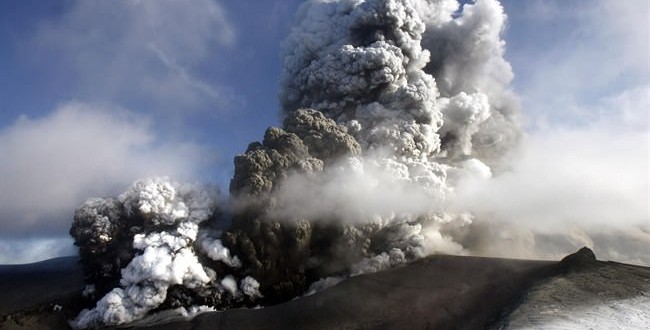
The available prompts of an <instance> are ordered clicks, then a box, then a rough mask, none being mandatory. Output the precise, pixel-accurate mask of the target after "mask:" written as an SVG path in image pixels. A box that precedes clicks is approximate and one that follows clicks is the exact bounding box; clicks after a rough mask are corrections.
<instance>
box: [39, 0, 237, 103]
mask: <svg viewBox="0 0 650 330" xmlns="http://www.w3.org/2000/svg"><path fill="white" fill-rule="evenodd" d="M235 41H236V37H235V32H234V29H233V27H232V26H231V24H230V22H229V21H228V19H227V17H226V14H225V12H224V10H223V8H222V7H221V6H220V5H219V3H217V2H215V1H212V0H199V1H191V2H184V1H173V0H162V1H136V0H124V1H110V2H107V1H76V2H73V3H72V5H71V7H69V8H66V10H65V11H64V13H63V14H62V15H61V16H58V17H55V18H53V19H50V20H48V21H45V22H43V23H42V24H41V25H40V26H39V28H38V29H37V32H36V34H35V35H34V37H33V40H32V42H31V46H32V48H33V49H32V51H33V52H32V56H34V57H35V58H36V59H37V60H38V61H40V62H42V63H43V65H45V66H55V67H57V69H56V70H58V71H57V72H58V73H59V74H60V75H65V76H66V79H67V82H66V83H68V84H70V85H72V86H74V88H73V90H74V91H75V93H76V96H77V97H78V98H83V99H91V100H99V101H106V102H112V103H117V104H125V103H128V101H135V102H148V103H149V104H153V105H154V106H156V107H157V108H158V109H160V110H168V111H189V110H197V109H202V108H210V110H214V108H215V107H214V105H215V104H216V105H223V104H224V103H226V102H228V101H229V98H230V97H231V96H230V95H229V94H228V93H227V92H226V89H224V87H223V86H222V85H221V83H220V82H219V81H215V80H214V79H212V80H211V81H208V80H207V79H205V78H202V77H199V75H198V74H197V73H200V72H201V70H200V69H201V67H202V66H205V65H207V64H208V63H209V64H210V65H215V64H216V63H215V61H217V60H218V54H219V51H218V50H219V49H223V48H228V47H232V46H233V45H234V43H235ZM50 69H51V68H50ZM208 105H209V106H208Z"/></svg>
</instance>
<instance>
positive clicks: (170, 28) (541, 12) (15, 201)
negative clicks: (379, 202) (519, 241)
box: [0, 0, 650, 263]
mask: <svg viewBox="0 0 650 330" xmlns="http://www.w3.org/2000/svg"><path fill="white" fill-rule="evenodd" d="M301 2H302V1H298V0H274V1H271V0H266V1H225V0H197V1H192V2H182V3H181V2H176V1H168V0H163V1H157V2H154V1H148V2H147V1H127V0H124V1H114V2H107V1H104V2H102V1H72V0H66V1H49V0H48V1H39V0H23V1H3V2H0V49H1V51H0V159H2V162H1V164H0V263H6V262H28V261H34V260H38V259H42V258H47V257H50V256H54V255H65V254H71V253H73V252H74V249H73V248H72V247H71V244H70V242H71V241H70V239H69V238H67V230H68V228H69V223H70V221H71V218H72V213H73V211H74V208H75V207H76V206H77V205H79V204H80V203H81V202H82V201H83V200H85V199H86V198H88V197H92V196H104V195H110V194H115V193H118V192H120V191H122V190H124V189H125V187H126V186H128V184H130V183H131V182H132V181H133V180H135V179H137V178H140V177H143V176H150V175H160V174H166V175H170V176H173V177H175V178H179V179H182V180H199V181H204V182H205V181H208V182H213V183H215V184H217V185H219V186H220V187H222V188H223V189H227V183H228V180H229V178H230V176H231V173H232V159H233V156H234V155H235V154H236V153H238V152H242V151H244V150H245V148H246V146H247V144H248V143H249V142H251V141H254V140H258V139H260V138H261V137H262V135H263V132H264V130H265V129H266V127H268V126H270V125H277V124H278V116H277V114H278V100H277V93H278V79H279V75H280V71H281V58H280V54H281V50H282V40H283V38H284V37H285V36H286V34H287V33H288V31H289V29H290V27H291V22H292V17H293V14H294V12H295V10H296V8H297V7H298V6H299V4H300V3H301ZM502 4H503V5H504V8H505V11H506V13H507V14H508V18H509V20H508V22H509V23H508V27H507V29H506V31H505V34H504V39H505V41H506V49H507V53H506V57H507V59H508V60H509V61H510V62H511V64H512V66H513V71H514V73H515V81H514V86H513V88H514V89H515V90H516V92H517V93H518V94H519V96H520V98H521V103H522V106H523V111H524V115H525V127H526V130H527V132H528V134H529V135H530V138H529V140H530V141H531V142H530V145H531V146H532V147H531V149H530V150H532V151H529V154H530V155H532V156H531V157H532V158H535V157H537V158H539V159H549V158H554V159H564V158H562V157H561V156H566V155H567V154H572V153H573V152H574V151H575V150H583V151H585V150H586V151H585V152H586V153H585V154H584V155H583V157H582V158H583V159H582V160H581V161H582V162H583V163H580V162H572V163H571V164H572V165H571V166H563V167H562V169H560V170H559V171H565V170H566V171H568V170H567V168H570V169H571V170H572V171H575V170H578V171H580V170H581V169H585V168H589V169H590V171H592V172H594V174H593V177H585V178H584V180H586V181H589V182H591V181H590V180H592V179H593V180H595V181H597V182H600V181H598V180H602V177H603V176H608V175H610V176H611V172H619V173H620V172H624V173H628V174H629V173H632V174H630V175H628V176H625V177H623V178H621V179H620V180H623V182H627V181H625V180H630V181H639V182H641V184H640V185H638V186H636V185H635V188H634V189H632V190H630V189H627V188H626V189H627V190H626V189H623V191H622V192H621V191H618V190H616V193H617V194H623V195H624V196H625V195H626V194H630V195H635V197H634V198H632V199H633V204H634V206H635V207H638V204H639V203H638V201H639V200H643V199H644V198H645V199H646V200H647V198H648V191H647V182H648V174H647V168H648V167H647V165H648V151H647V150H648V148H649V147H650V146H649V145H648V139H647V136H648V126H649V125H648V110H649V108H650V95H649V91H650V87H649V86H650V62H649V61H650V60H649V59H650V40H649V38H650V37H649V30H650V26H649V23H648V17H650V11H649V7H650V3H648V2H647V1H644V0H639V1H631V0H630V1H606V0H589V1H588V0H581V1H571V2H566V1H561V0H552V1H543V0H529V1H516V0H508V1H502ZM630 132H631V133H630ZM632 133H633V134H632ZM630 134H632V135H633V136H630ZM559 137H570V138H571V139H572V140H571V141H574V144H572V143H567V142H566V140H561V139H560V138H559ZM555 140H557V141H555ZM545 141H546V142H545ZM548 141H550V142H548ZM553 141H555V142H556V143H557V144H560V145H563V146H564V148H554V150H558V149H562V150H561V151H558V154H549V153H548V149H551V148H552V147H553V146H549V145H548V143H552V142H553ZM597 146H607V147H609V148H610V149H611V148H613V149H615V150H614V151H615V152H614V153H612V150H602V152H598V148H597ZM617 148H619V149H620V150H618V151H616V149H617ZM594 149H595V150H594ZM591 150H593V152H587V151H591ZM535 151H539V152H537V153H535ZM578 155H580V154H579V153H578ZM529 158H530V157H529ZM611 159H616V161H614V162H612V161H611ZM560 163H561V162H560ZM630 163H631V164H632V165H630ZM561 164H564V163H561ZM573 164H575V167H572V166H573ZM589 164H598V166H594V167H589V166H591V165H589ZM626 166H630V168H627V167H626ZM644 169H645V170H644ZM526 170H529V171H533V170H532V169H526ZM526 170H522V173H528V172H526ZM608 173H609V174H608ZM522 175H524V174H522ZM566 175H567V176H570V175H571V173H569V172H568V173H566ZM628 177H629V178H628ZM594 178H595V179H594ZM558 180H560V179H558ZM562 180H565V178H562ZM522 181H526V180H524V179H522ZM565 181H566V180H565ZM583 182H584V181H583ZM596 186H598V187H600V186H599V185H598V183H596ZM611 186H612V184H611V182H609V181H603V182H602V187H603V188H602V190H604V191H609V189H610V188H611ZM544 193H545V192H540V193H539V194H540V196H541V197H540V198H542V197H543V196H545V195H544ZM591 202H593V200H591V199H590V200H588V201H586V202H585V203H591ZM628 202H629V201H628ZM622 205H627V204H622ZM505 210H509V211H512V212H517V210H510V209H508V208H505ZM640 212H641V213H640V214H641V217H642V218H644V217H645V218H644V219H642V221H646V222H647V221H648V220H647V219H648V217H647V216H648V213H647V206H646V208H645V210H641V211H640ZM643 212H646V213H645V215H644V214H643ZM635 216H636V217H637V218H638V217H639V214H638V212H637V214H635ZM44 251H47V252H44Z"/></svg>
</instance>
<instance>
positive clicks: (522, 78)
mask: <svg viewBox="0 0 650 330" xmlns="http://www.w3.org/2000/svg"><path fill="white" fill-rule="evenodd" d="M506 7H507V9H510V13H509V14H510V17H512V18H513V20H515V21H514V23H513V24H517V21H516V20H526V24H525V25H526V26H529V28H528V30H526V31H525V33H526V34H525V35H521V36H520V35H518V34H517V33H518V31H517V30H516V29H514V30H513V31H510V32H509V33H510V35H511V37H513V38H521V41H520V42H518V41H517V40H510V41H511V42H510V41H509V43H510V44H511V45H515V46H519V48H518V49H516V50H514V49H513V48H512V47H511V48H510V52H509V55H510V59H511V60H512V62H513V65H514V68H515V72H516V73H517V78H516V80H515V81H516V83H517V86H518V89H519V91H520V92H521V96H522V99H523V103H524V108H525V110H526V112H527V114H528V116H529V118H530V119H531V121H532V124H533V126H535V125H537V124H539V123H540V122H541V123H544V122H547V121H555V122H561V121H564V122H566V121H573V122H579V121H581V120H583V119H585V118H591V117H592V116H590V115H589V114H588V113H585V112H584V111H585V110H587V109H593V106H594V105H595V103H596V102H598V100H600V99H601V98H602V97H604V96H614V95H616V94H619V93H622V92H623V91H625V90H628V89H635V88H639V87H640V86H643V85H646V84H647V83H648V79H649V77H650V60H649V59H650V23H648V20H647V17H649V15H650V3H648V2H647V1H644V0H631V1H603V0H599V1H593V2H572V3H566V2H561V1H533V2H530V3H529V2H528V1H527V2H525V3H523V2H514V1H511V2H509V3H507V6H506Z"/></svg>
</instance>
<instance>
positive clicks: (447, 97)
mask: <svg viewBox="0 0 650 330" xmlns="http://www.w3.org/2000/svg"><path fill="white" fill-rule="evenodd" d="M504 22H505V15H504V13H503V10H502V7H501V6H500V4H499V3H498V2H497V1H496V0H481V1H479V2H478V3H476V4H468V5H464V6H463V7H462V8H459V5H458V3H457V2H456V1H454V0H439V1H425V0H366V1H364V0H340V1H322V0H314V1H308V2H306V3H305V4H304V5H303V6H302V7H301V8H300V10H299V12H298V14H297V19H296V23H295V26H294V28H293V29H292V31H291V33H290V35H289V36H288V38H287V40H286V44H285V52H286V53H285V59H284V67H283V70H284V73H283V76H282V80H281V91H280V100H281V104H282V110H283V111H282V116H283V118H282V119H283V122H282V127H271V128H269V129H268V130H267V131H266V133H265V134H264V138H263V140H262V141H261V142H254V143H251V144H250V145H249V146H248V148H247V150H246V152H245V153H243V154H241V155H238V156H237V157H236V158H235V172H234V177H233V179H232V181H231V184H230V197H229V198H224V199H220V198H219V195H218V194H216V193H213V192H210V190H209V189H208V190H206V189H205V188H201V187H194V186H185V185H181V184H178V183H173V182H170V181H168V180H164V179H154V180H144V181H139V182H136V183H135V184H134V185H133V186H132V187H131V188H129V190H128V191H127V192H125V193H124V194H122V195H120V196H119V197H117V198H104V199H91V200H89V201H87V202H86V203H85V204H84V205H82V206H81V208H80V209H79V210H78V211H77V213H76V214H75V221H74V223H73V226H72V229H71V234H72V235H73V236H74V238H75V241H76V244H77V245H79V247H80V253H81V257H82V261H83V263H84V265H85V268H86V277H87V281H88V283H89V284H92V285H94V286H89V287H88V290H86V292H88V294H89V296H91V298H95V297H96V298H99V300H98V301H97V302H96V305H95V307H92V308H90V309H87V310H84V311H83V312H81V314H80V315H79V316H78V317H77V319H75V320H74V321H73V323H74V326H76V327H78V328H87V327H92V326H99V325H114V324H121V323H125V322H129V321H132V320H135V319H138V318H141V317H144V316H146V315H148V314H150V313H152V312H155V311H158V310H162V309H166V308H176V307H189V306H209V307H212V308H216V309H224V308H230V307H235V306H255V305H258V304H259V305H268V304H273V303H278V302H282V301H286V300H288V299H291V298H294V297H296V296H299V295H303V294H305V293H308V292H313V291H314V290H318V289H320V288H323V287H325V286H327V285H332V284H334V283H337V282H338V281H340V279H341V278H345V277H347V276H354V275H358V274H362V273H367V272H373V271H378V270H381V269H385V268H389V267H393V266H396V265H399V264H403V263H405V262H409V261H412V260H415V259H417V258H421V257H424V256H426V255H429V254H432V253H455V254H462V253H467V252H468V251H467V249H466V248H464V246H463V242H466V241H468V240H469V238H468V237H470V238H471V235H472V224H473V220H474V219H473V216H472V215H471V214H470V213H467V212H462V211H460V212H459V211H455V212H450V210H448V209H447V207H446V205H447V200H448V199H449V198H450V196H453V194H454V188H455V185H456V184H457V183H458V182H461V181H462V180H463V178H466V177H479V178H490V177H491V176H492V175H493V174H494V173H497V172H499V171H501V170H503V169H504V168H505V166H506V165H507V163H506V162H505V161H504V159H505V156H506V155H507V153H508V152H509V151H510V150H511V149H512V147H513V146H515V145H516V143H517V141H518V139H519V130H518V128H517V118H516V116H517V113H518V110H517V103H516V101H515V99H514V97H513V96H512V94H511V92H510V90H509V87H508V86H509V83H510V80H511V79H512V73H511V70H510V67H509V65H508V63H507V62H506V61H505V60H504V59H503V52H504V50H503V47H504V43H503V41H502V40H501V38H500V34H501V30H502V29H503V26H504Z"/></svg>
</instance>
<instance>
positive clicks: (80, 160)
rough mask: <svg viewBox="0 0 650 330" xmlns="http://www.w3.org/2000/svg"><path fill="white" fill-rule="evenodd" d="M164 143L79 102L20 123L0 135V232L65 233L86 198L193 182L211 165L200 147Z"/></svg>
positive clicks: (120, 117) (143, 128) (142, 127)
mask: <svg viewBox="0 0 650 330" xmlns="http://www.w3.org/2000/svg"><path fill="white" fill-rule="evenodd" d="M160 140H161V139H160V138H158V137H157V136H155V135H154V134H153V133H152V131H151V128H150V127H149V125H148V123H147V120H146V119H145V118H142V117H138V116H136V115H134V114H133V113H130V112H128V111H127V110H124V109H115V108H106V107H104V108H102V107H93V106H90V105H88V104H84V103H79V102H71V103H68V104H65V105H63V106H61V107H59V108H57V109H56V110H54V111H53V112H52V113H50V114H49V115H47V116H45V117H42V118H35V119H31V118H27V117H22V118H20V119H18V120H17V121H16V122H15V123H13V124H12V125H11V126H8V127H5V128H4V129H2V130H0V155H2V159H3V161H2V162H0V182H1V183H2V184H0V233H2V234H3V235H4V236H6V235H20V234H26V233H29V234H31V235H50V236H51V235H58V234H65V233H67V230H68V227H69V225H70V223H71V219H72V215H73V212H74V209H75V208H76V207H77V206H78V205H79V204H80V203H81V202H82V201H83V200H85V199H86V198H88V197H92V196H105V195H110V194H114V193H116V192H119V191H121V190H123V189H124V188H125V187H126V186H128V185H129V184H130V183H131V182H132V181H134V180H135V179H138V178H141V177H145V176H151V175H170V176H173V177H178V178H189V177H191V176H192V175H193V174H194V173H196V172H197V171H198V170H199V169H201V167H202V166H204V165H207V164H205V163H204V164H201V162H202V158H201V157H200V154H201V150H200V148H199V147H197V146H196V145H193V144H188V143H173V142H171V143H170V142H166V143H163V142H161V141H160ZM203 159H204V158H203Z"/></svg>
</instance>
